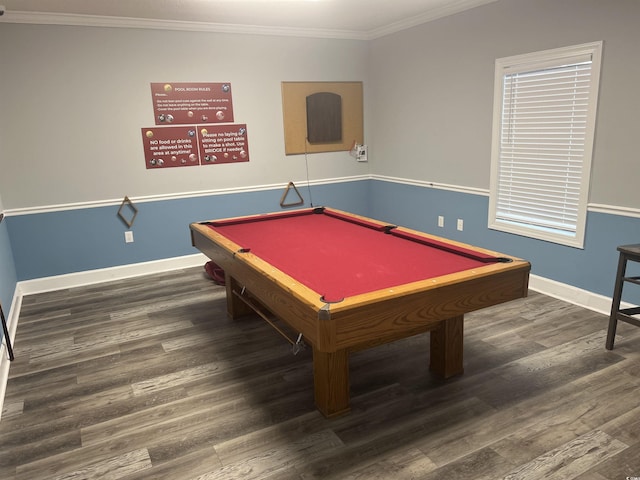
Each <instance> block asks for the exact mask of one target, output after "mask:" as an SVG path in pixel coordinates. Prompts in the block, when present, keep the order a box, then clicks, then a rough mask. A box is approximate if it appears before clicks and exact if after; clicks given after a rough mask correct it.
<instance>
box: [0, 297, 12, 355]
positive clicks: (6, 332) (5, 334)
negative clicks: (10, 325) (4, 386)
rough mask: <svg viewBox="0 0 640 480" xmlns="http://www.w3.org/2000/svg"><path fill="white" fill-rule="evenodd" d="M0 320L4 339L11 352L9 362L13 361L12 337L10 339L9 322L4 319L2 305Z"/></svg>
mask: <svg viewBox="0 0 640 480" xmlns="http://www.w3.org/2000/svg"><path fill="white" fill-rule="evenodd" d="M0 320H2V333H3V338H4V339H5V341H6V344H7V352H9V361H13V359H14V356H13V348H12V347H11V337H9V330H8V329H7V321H6V319H5V318H4V311H3V310H2V304H1V303H0Z"/></svg>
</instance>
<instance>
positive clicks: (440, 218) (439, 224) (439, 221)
mask: <svg viewBox="0 0 640 480" xmlns="http://www.w3.org/2000/svg"><path fill="white" fill-rule="evenodd" d="M438 226H439V227H444V217H443V216H442V215H438Z"/></svg>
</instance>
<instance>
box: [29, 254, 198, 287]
mask: <svg viewBox="0 0 640 480" xmlns="http://www.w3.org/2000/svg"><path fill="white" fill-rule="evenodd" d="M208 260H209V259H208V258H207V257H206V256H205V255H203V254H201V253H196V254H193V255H186V256H183V257H174V258H166V259H162V260H153V261H151V262H142V263H133V264H130V265H121V266H118V267H109V268H101V269H98V270H87V271H84V272H76V273H68V274H65V275H55V276H52V277H45V278H36V279H34V280H24V281H21V282H18V285H17V287H16V290H17V291H18V292H19V294H20V295H21V296H24V295H33V294H34V293H43V292H51V291H54V290H62V289H65V288H73V287H81V286H83V285H92V284H96V283H103V282H110V281H113V280H123V279H125V278H133V277H139V276H143V275H150V274H154V273H161V272H168V271H171V270H180V269H181V268H191V267H196V266H203V265H204V264H205V263H206V262H207V261H208Z"/></svg>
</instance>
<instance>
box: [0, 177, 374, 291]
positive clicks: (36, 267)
mask: <svg viewBox="0 0 640 480" xmlns="http://www.w3.org/2000/svg"><path fill="white" fill-rule="evenodd" d="M298 190H299V192H300V195H301V196H302V197H303V198H304V199H305V201H306V202H305V204H304V205H300V206H297V207H296V208H302V207H305V206H310V202H309V196H311V198H312V199H313V204H314V205H315V206H320V205H326V206H332V207H334V208H339V209H343V210H347V211H352V212H356V213H360V214H361V215H367V214H368V213H369V212H368V202H367V199H368V197H369V195H368V190H369V182H368V181H366V180H363V181H353V182H344V183H335V184H330V185H316V186H313V187H311V195H310V194H309V193H310V192H309V189H308V188H307V187H304V188H300V187H299V188H298ZM283 192H284V190H282V189H278V190H262V191H256V192H245V193H233V194H221V195H210V196H203V197H190V198H183V199H172V200H158V201H150V202H140V203H136V204H135V206H136V208H137V209H138V213H137V216H136V217H135V221H134V224H133V226H132V228H131V230H132V231H133V237H134V242H133V243H125V241H124V232H125V231H126V230H129V228H128V227H127V226H126V225H125V224H124V223H123V221H122V220H121V219H120V218H119V217H118V216H117V213H118V209H119V205H118V206H107V207H95V208H85V209H78V210H64V211H59V212H50V213H39V214H29V215H16V216H10V217H8V218H6V223H7V224H8V232H9V236H10V239H11V244H12V245H13V257H14V259H15V265H16V268H15V271H16V276H17V280H18V281H22V280H30V279H35V278H43V277H49V276H54V275H62V274H67V273H74V272H82V271H86V270H95V269H100V268H107V267H114V266H120V265H128V264H132V263H140V262H147V261H151V260H159V259H164V258H172V257H179V256H183V255H190V254H194V253H198V251H197V250H196V249H194V248H193V247H192V246H191V237H190V232H189V223H191V222H198V221H203V220H210V219H215V218H223V217H234V216H241V215H250V214H254V213H266V212H272V211H278V210H281V209H282V208H281V207H280V200H281V197H282V195H283ZM297 198H298V197H297V195H295V191H293V190H291V191H290V193H289V194H288V195H287V199H286V200H287V202H290V201H293V200H296V199H297ZM134 203H135V202H134ZM3 223H4V222H3ZM14 283H15V281H14Z"/></svg>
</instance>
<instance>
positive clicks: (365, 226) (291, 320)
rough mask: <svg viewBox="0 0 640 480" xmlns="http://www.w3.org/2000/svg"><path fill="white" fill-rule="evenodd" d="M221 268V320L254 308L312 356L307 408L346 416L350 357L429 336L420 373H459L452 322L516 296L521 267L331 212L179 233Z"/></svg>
mask: <svg viewBox="0 0 640 480" xmlns="http://www.w3.org/2000/svg"><path fill="white" fill-rule="evenodd" d="M190 231H191V239H192V244H193V246H194V247H196V248H197V249H198V250H200V251H201V252H203V253H204V254H205V255H206V256H207V257H209V258H210V259H211V260H212V261H213V262H215V263H217V264H218V265H219V266H220V267H221V268H222V269H223V270H224V277H225V288H226V291H227V312H228V314H229V316H230V317H231V318H237V317H240V316H242V315H245V314H248V313H250V312H252V311H253V310H256V311H257V312H258V313H260V314H261V316H263V318H265V319H267V317H265V316H264V311H265V310H266V311H267V312H268V314H269V315H270V316H273V317H274V318H276V319H278V321H280V322H284V324H285V325H286V326H287V328H288V329H290V330H292V331H293V332H294V333H297V335H296V336H297V337H298V339H300V338H303V339H304V342H305V343H306V344H308V345H310V346H311V348H312V349H313V374H314V395H315V404H316V407H317V408H318V409H319V410H320V412H322V414H324V415H325V416H326V417H333V416H336V415H340V414H343V413H345V412H347V411H349V408H350V406H349V353H350V352H353V351H357V350H362V349H366V348H370V347H374V346H376V345H381V344H383V343H387V342H392V341H395V340H398V339H401V338H404V337H408V336H411V335H416V334H419V333H423V332H427V331H428V332H430V366H429V368H430V370H431V371H432V372H434V373H435V374H436V375H438V376H440V377H443V378H448V377H451V376H453V375H457V374H461V373H462V372H463V315H464V314H465V313H467V312H471V311H474V310H477V309H480V308H484V307H488V306H490V305H496V304H499V303H503V302H507V301H510V300H514V299H517V298H521V297H525V296H526V295H527V288H528V280H529V270H530V265H529V263H528V262H527V261H525V260H522V259H519V258H513V257H510V256H505V255H502V254H500V253H497V252H493V251H489V250H485V249H482V248H477V247H474V246H471V245H467V244H463V243H460V242H454V241H451V240H446V239H444V238H440V237H437V236H433V235H428V234H425V233H421V232H418V231H415V230H411V229H408V228H403V227H401V226H396V225H389V224H386V223H384V222H380V221H377V220H373V219H370V218H366V217H362V216H359V215H354V214H350V213H347V212H343V211H340V210H335V209H331V208H325V207H320V208H305V209H300V210H292V211H282V212H275V213H268V214H261V215H253V216H246V217H237V218H228V219H220V220H211V221H205V222H197V223H192V224H191V225H190Z"/></svg>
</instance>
